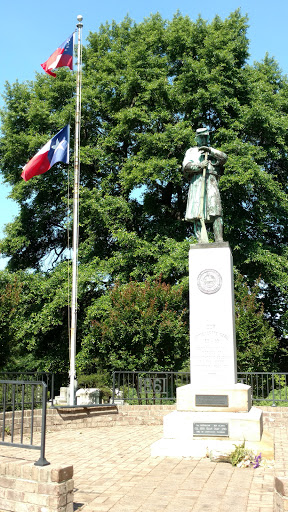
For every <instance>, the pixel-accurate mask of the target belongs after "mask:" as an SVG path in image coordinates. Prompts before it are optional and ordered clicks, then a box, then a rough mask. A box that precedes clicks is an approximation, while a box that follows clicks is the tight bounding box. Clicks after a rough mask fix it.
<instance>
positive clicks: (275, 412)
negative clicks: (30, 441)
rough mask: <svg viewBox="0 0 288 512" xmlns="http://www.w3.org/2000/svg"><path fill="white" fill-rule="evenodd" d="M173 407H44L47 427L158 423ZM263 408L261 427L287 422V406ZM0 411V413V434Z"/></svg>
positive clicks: (37, 416) (37, 415) (27, 418)
mask: <svg viewBox="0 0 288 512" xmlns="http://www.w3.org/2000/svg"><path fill="white" fill-rule="evenodd" d="M175 409H176V404H174V405H117V406H116V405H115V406H105V405H102V406H99V407H94V408H86V407H83V408H77V409H70V408H55V409H54V408H53V409H52V408H51V409H47V429H48V430H61V429H63V428H68V429H69V428H70V429H73V428H85V427H96V426H97V427H113V426H114V425H116V424H117V425H162V424H163V416H165V415H166V414H169V412H172V411H174V410H175ZM259 409H262V411H263V423H264V427H265V428H268V429H269V428H274V427H275V426H278V425H281V424H283V422H284V423H287V421H288V407H268V406H265V407H264V406H262V407H259ZM41 414H42V411H41V409H36V410H34V420H33V425H34V431H35V432H37V431H40V430H41ZM11 418H12V413H11V412H8V413H6V417H5V425H6V428H7V427H8V431H9V429H11ZM30 422H31V411H25V413H24V434H29V432H30V428H31V426H30ZM20 425H21V411H16V413H15V420H14V433H15V436H17V434H19V431H20ZM1 426H2V415H1V414H0V435H1Z"/></svg>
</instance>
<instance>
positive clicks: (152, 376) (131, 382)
mask: <svg viewBox="0 0 288 512" xmlns="http://www.w3.org/2000/svg"><path fill="white" fill-rule="evenodd" d="M189 383H190V374H189V372H124V371H118V372H113V390H112V401H113V403H115V401H117V400H124V401H125V402H126V403H130V404H134V403H138V404H162V403H167V402H172V403H173V402H174V401H175V400H176V388H177V387H179V386H184V385H185V384H189Z"/></svg>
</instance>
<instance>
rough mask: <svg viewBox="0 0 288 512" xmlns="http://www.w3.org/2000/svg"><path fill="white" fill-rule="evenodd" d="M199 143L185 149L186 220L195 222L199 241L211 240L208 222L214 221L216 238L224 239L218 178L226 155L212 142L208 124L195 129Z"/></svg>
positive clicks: (218, 239)
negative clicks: (213, 146) (187, 180)
mask: <svg viewBox="0 0 288 512" xmlns="http://www.w3.org/2000/svg"><path fill="white" fill-rule="evenodd" d="M196 143H197V146H196V147H193V148H190V149H188V150H187V151H186V154H185V157H184V160H183V172H184V175H185V176H186V177H187V178H188V179H189V182H190V183H189V191H188V199H187V207H186V214H185V220H187V221H188V222H193V223H194V231H195V235H196V237H197V240H198V242H199V243H208V242H209V240H208V236H207V231H206V224H207V223H212V224H213V233H214V239H215V242H223V219H222V205H221V198H220V193H219V188H218V181H219V177H220V172H221V168H222V166H223V165H224V164H225V162H226V161H227V155H226V154H225V153H223V152H222V151H218V149H214V148H212V147H210V146H209V131H208V129H207V128H198V130H196Z"/></svg>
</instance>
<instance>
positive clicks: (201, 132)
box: [196, 128, 209, 136]
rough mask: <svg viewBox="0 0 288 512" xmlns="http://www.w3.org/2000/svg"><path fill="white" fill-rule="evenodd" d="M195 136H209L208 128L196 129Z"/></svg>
mask: <svg viewBox="0 0 288 512" xmlns="http://www.w3.org/2000/svg"><path fill="white" fill-rule="evenodd" d="M197 135H209V130H208V128H197V130H196V136H197Z"/></svg>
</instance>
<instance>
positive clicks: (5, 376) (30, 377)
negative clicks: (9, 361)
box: [0, 371, 57, 404]
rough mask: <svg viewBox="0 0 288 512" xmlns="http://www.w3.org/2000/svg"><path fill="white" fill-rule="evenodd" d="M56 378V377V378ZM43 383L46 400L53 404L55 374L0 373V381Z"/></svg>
mask: <svg viewBox="0 0 288 512" xmlns="http://www.w3.org/2000/svg"><path fill="white" fill-rule="evenodd" d="M56 377H57V376H56ZM1 379H2V380H22V381H25V382H26V381H34V382H45V384H46V385H47V398H48V400H49V401H50V402H51V403H52V404H53V400H54V398H55V374H54V373H49V372H26V371H25V372H24V371H23V372H0V380H1Z"/></svg>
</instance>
